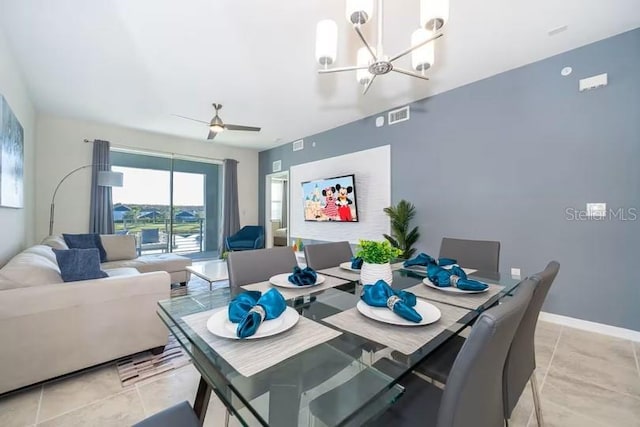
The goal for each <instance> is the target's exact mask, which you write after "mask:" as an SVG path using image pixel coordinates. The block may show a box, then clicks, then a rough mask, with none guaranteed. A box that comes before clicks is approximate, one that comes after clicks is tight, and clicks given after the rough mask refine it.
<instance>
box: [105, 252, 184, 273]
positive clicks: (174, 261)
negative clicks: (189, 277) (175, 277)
mask: <svg viewBox="0 0 640 427" xmlns="http://www.w3.org/2000/svg"><path fill="white" fill-rule="evenodd" d="M188 265H191V259H189V258H187V257H184V256H180V255H176V254H153V255H143V256H139V257H138V258H136V259H131V260H124V261H112V262H105V263H102V268H103V269H111V268H120V267H133V268H136V269H137V270H138V271H139V272H140V273H149V272H152V271H166V272H168V273H172V272H174V271H184V270H185V268H186V267H187V266H188Z"/></svg>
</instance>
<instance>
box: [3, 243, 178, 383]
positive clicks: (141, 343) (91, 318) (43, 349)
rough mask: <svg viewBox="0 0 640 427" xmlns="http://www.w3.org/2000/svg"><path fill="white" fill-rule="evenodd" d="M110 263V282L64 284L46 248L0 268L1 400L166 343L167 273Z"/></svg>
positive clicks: (28, 251) (34, 249)
mask: <svg viewBox="0 0 640 427" xmlns="http://www.w3.org/2000/svg"><path fill="white" fill-rule="evenodd" d="M107 240H108V239H107ZM107 246H108V245H107ZM116 246H117V245H116ZM107 250H109V249H107ZM111 250H112V251H113V248H112V249H111ZM134 250H135V245H134ZM109 255H111V256H113V255H114V252H111V254H109V252H108V256H109ZM108 264H110V263H105V264H103V270H105V271H106V272H107V273H108V274H109V277H107V278H104V279H97V280H84V281H78V282H67V283H65V282H63V281H62V278H61V276H60V270H59V268H58V265H57V262H56V258H55V254H54V253H53V251H52V250H51V247H50V246H46V245H36V246H32V247H30V248H28V249H26V250H25V251H23V252H21V253H19V254H18V255H16V256H15V257H14V258H13V259H11V260H10V261H9V262H8V263H7V264H6V265H5V266H4V267H3V268H2V269H0V394H1V393H4V392H7V391H10V390H14V389H17V388H20V387H23V386H27V385H30V384H34V383H37V382H40V381H43V380H46V379H49V378H53V377H56V376H59V375H63V374H67V373H70V372H73V371H77V370H79V369H83V368H87V367H90V366H94V365H96V364H100V363H103V362H107V361H110V360H113V359H117V358H119V357H122V356H126V355H129V354H133V353H137V352H139V351H143V350H148V349H152V348H156V347H162V346H164V345H165V344H166V343H167V339H168V331H167V328H166V327H165V325H164V324H163V323H162V321H161V320H160V318H159V317H158V316H157V314H156V309H157V302H158V301H159V300H163V299H167V298H169V296H170V287H171V285H170V283H171V275H170V273H168V272H166V271H153V272H148V273H141V272H140V271H138V270H137V269H135V268H114V269H107V267H111V266H115V265H116V264H112V265H108ZM173 267H175V266H172V268H173ZM138 268H139V269H146V268H149V263H147V264H144V263H141V264H140V265H139V266H138ZM172 273H175V276H174V277H176V280H187V276H185V275H184V274H183V273H181V272H180V271H178V270H176V271H173V272H172Z"/></svg>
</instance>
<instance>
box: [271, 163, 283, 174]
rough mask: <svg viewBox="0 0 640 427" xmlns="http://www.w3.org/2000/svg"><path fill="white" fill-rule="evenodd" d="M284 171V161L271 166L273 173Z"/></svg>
mask: <svg viewBox="0 0 640 427" xmlns="http://www.w3.org/2000/svg"><path fill="white" fill-rule="evenodd" d="M281 170H282V160H276V161H275V162H273V164H272V165H271V172H280V171H281Z"/></svg>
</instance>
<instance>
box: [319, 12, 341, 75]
mask: <svg viewBox="0 0 640 427" xmlns="http://www.w3.org/2000/svg"><path fill="white" fill-rule="evenodd" d="M337 53H338V25H337V24H336V22H335V21H333V20H331V19H323V20H322V21H320V22H318V25H317V27H316V60H317V61H318V63H319V64H320V65H324V66H327V65H331V64H333V63H334V62H335V60H336V56H337Z"/></svg>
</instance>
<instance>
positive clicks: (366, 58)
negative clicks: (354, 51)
mask: <svg viewBox="0 0 640 427" xmlns="http://www.w3.org/2000/svg"><path fill="white" fill-rule="evenodd" d="M373 52H374V53H375V49H373ZM357 59H358V60H357V64H358V67H362V66H368V65H369V64H370V63H371V61H372V60H373V58H372V57H371V52H369V49H367V48H366V47H361V48H360V49H358V56H357ZM372 77H373V74H371V73H370V72H369V70H368V69H366V68H365V69H362V70H356V80H358V83H360V84H362V85H366V84H368V83H369V81H370V80H371V78H372Z"/></svg>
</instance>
